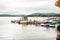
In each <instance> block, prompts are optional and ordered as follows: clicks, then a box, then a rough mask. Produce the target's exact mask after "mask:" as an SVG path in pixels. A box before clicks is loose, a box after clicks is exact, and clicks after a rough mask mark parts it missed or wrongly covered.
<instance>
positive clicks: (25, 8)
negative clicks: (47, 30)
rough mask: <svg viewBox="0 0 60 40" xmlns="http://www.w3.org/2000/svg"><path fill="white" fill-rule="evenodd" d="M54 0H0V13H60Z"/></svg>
mask: <svg viewBox="0 0 60 40" xmlns="http://www.w3.org/2000/svg"><path fill="white" fill-rule="evenodd" d="M55 2H56V0H0V14H25V15H28V14H32V13H60V8H59V7H56V6H55Z"/></svg>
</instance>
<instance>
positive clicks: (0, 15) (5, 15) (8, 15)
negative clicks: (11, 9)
mask: <svg viewBox="0 0 60 40" xmlns="http://www.w3.org/2000/svg"><path fill="white" fill-rule="evenodd" d="M21 16H25V15H11V14H0V17H21Z"/></svg>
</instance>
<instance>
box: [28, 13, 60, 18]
mask: <svg viewBox="0 0 60 40" xmlns="http://www.w3.org/2000/svg"><path fill="white" fill-rule="evenodd" d="M27 16H29V17H52V16H53V17H60V14H57V13H34V14H30V15H27Z"/></svg>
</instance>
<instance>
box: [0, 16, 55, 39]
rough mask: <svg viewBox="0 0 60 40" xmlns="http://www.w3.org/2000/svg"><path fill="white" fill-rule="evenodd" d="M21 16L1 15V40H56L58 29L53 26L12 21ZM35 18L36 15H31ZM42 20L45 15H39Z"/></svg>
mask: <svg viewBox="0 0 60 40" xmlns="http://www.w3.org/2000/svg"><path fill="white" fill-rule="evenodd" d="M19 18H20V17H0V40H55V39H56V31H55V29H53V28H46V27H41V26H40V25H22V24H17V23H15V24H14V23H11V20H13V19H19ZM30 19H34V17H30ZM37 19H40V20H41V21H42V20H43V19H47V18H43V17H38V18H37Z"/></svg>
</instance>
